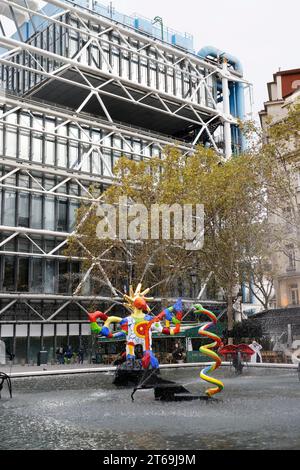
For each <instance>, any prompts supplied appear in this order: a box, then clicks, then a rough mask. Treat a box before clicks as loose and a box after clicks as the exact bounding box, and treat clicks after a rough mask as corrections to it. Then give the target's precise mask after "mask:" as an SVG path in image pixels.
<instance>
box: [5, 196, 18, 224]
mask: <svg viewBox="0 0 300 470" xmlns="http://www.w3.org/2000/svg"><path fill="white" fill-rule="evenodd" d="M15 206H16V193H12V192H10V191H5V193H4V214H3V223H4V225H10V226H13V225H15Z"/></svg>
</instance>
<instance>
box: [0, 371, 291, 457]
mask: <svg viewBox="0 0 300 470" xmlns="http://www.w3.org/2000/svg"><path fill="white" fill-rule="evenodd" d="M198 373H199V369H188V370H187V369H186V370H180V371H178V370H177V371H174V370H173V371H162V376H163V377H165V378H168V379H171V380H176V381H177V382H181V383H183V384H184V385H186V386H187V387H188V389H189V390H190V391H194V392H199V391H203V390H204V389H205V388H206V387H205V384H204V383H202V382H201V381H200V379H198ZM215 375H216V376H217V377H219V378H223V379H224V383H225V389H224V392H223V393H222V394H220V395H219V396H218V398H219V399H218V401H217V402H208V403H206V402H200V401H193V402H178V403H165V402H164V403H163V402H158V401H155V400H154V395H153V390H147V391H142V392H140V391H138V392H137V393H136V395H135V401H134V403H132V401H131V398H130V394H131V390H130V389H117V388H115V387H114V386H112V385H111V381H112V375H111V374H87V375H77V376H63V377H42V378H31V379H14V380H13V399H12V400H10V399H9V398H8V394H7V392H6V389H5V390H4V391H3V393H2V397H3V398H2V400H0V436H1V439H0V449H105V450H111V449H115V450H117V449H146V450H148V449H156V450H174V449H177V450H182V449H192V450H196V449H197V450H198V449H299V448H300V407H299V400H300V382H299V380H298V376H297V373H296V371H295V372H294V371H282V370H280V371H279V370H273V371H271V370H261V369H259V370H253V369H250V370H246V371H245V373H244V374H243V375H242V376H239V377H236V376H235V375H234V373H233V372H232V371H230V370H229V369H225V368H223V369H221V370H219V371H217V373H216V374H215Z"/></svg>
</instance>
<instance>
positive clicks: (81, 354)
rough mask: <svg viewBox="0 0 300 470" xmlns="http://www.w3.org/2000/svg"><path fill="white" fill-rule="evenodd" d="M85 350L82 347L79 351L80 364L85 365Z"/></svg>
mask: <svg viewBox="0 0 300 470" xmlns="http://www.w3.org/2000/svg"><path fill="white" fill-rule="evenodd" d="M83 359H84V350H83V348H82V347H80V348H79V349H78V364H83Z"/></svg>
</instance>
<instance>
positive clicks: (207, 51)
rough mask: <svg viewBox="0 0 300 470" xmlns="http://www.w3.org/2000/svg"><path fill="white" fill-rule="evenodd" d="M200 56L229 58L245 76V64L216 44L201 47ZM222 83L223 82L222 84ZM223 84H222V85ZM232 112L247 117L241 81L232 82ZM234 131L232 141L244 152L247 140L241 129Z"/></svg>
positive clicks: (237, 70) (237, 115)
mask: <svg viewBox="0 0 300 470" xmlns="http://www.w3.org/2000/svg"><path fill="white" fill-rule="evenodd" d="M197 55H198V56H199V57H202V58H204V59H206V58H207V57H208V56H210V57H214V58H216V59H217V58H218V57H225V58H226V59H227V60H228V63H229V64H230V65H232V67H233V68H234V70H235V71H236V72H237V73H238V74H239V75H240V76H241V77H242V76H243V66H242V64H241V61H240V60H239V59H237V58H236V57H234V56H233V55H231V54H228V53H227V52H226V53H224V52H223V51H221V50H220V49H217V48H216V47H214V46H206V47H203V48H202V49H200V51H199V52H198V54H197ZM220 85H221V84H220ZM221 86H222V85H221ZM229 99H230V113H231V115H232V116H234V117H236V118H238V119H240V120H241V121H243V120H244V119H245V95H244V86H243V83H241V82H232V83H231V84H230V97H229ZM231 132H232V142H233V143H234V144H236V145H238V147H239V148H240V149H241V151H242V152H243V151H244V150H245V149H246V142H245V138H244V136H243V134H242V133H241V131H240V130H239V129H238V128H237V127H236V126H232V127H231Z"/></svg>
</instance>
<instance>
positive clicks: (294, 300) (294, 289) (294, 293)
mask: <svg viewBox="0 0 300 470" xmlns="http://www.w3.org/2000/svg"><path fill="white" fill-rule="evenodd" d="M290 300H291V305H299V290H298V285H297V284H293V285H291V286H290Z"/></svg>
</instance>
